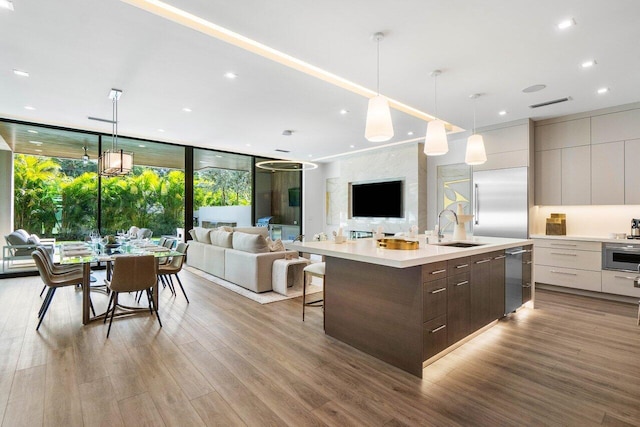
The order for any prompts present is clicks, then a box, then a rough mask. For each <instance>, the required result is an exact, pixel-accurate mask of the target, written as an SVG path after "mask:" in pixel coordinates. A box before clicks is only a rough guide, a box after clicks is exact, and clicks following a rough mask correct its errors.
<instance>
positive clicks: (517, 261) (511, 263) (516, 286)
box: [504, 246, 527, 314]
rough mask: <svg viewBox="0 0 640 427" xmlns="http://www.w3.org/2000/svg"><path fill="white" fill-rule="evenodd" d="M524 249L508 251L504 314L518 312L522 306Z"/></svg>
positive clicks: (517, 248)
mask: <svg viewBox="0 0 640 427" xmlns="http://www.w3.org/2000/svg"><path fill="white" fill-rule="evenodd" d="M526 252H527V251H526V250H525V249H524V248H523V247H522V246H519V247H516V248H511V249H507V250H506V251H505V255H506V256H507V260H506V265H505V289H504V313H505V314H509V313H511V312H512V311H516V309H517V308H519V307H520V306H521V305H522V254H524V253H526Z"/></svg>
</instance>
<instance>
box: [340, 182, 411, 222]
mask: <svg viewBox="0 0 640 427" xmlns="http://www.w3.org/2000/svg"><path fill="white" fill-rule="evenodd" d="M351 216H352V217H375V218H404V207H403V206H402V181H383V182H368V183H360V184H358V183H352V184H351Z"/></svg>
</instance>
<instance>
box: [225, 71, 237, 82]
mask: <svg viewBox="0 0 640 427" xmlns="http://www.w3.org/2000/svg"><path fill="white" fill-rule="evenodd" d="M224 76H225V77H226V78H228V79H230V80H233V79H235V78H237V77H238V75H237V74H236V73H232V72H231V71H229V72H226V73H224Z"/></svg>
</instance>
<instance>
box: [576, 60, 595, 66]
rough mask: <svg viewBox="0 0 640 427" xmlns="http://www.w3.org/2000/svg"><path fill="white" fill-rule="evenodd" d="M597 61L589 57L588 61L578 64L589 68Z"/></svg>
mask: <svg viewBox="0 0 640 427" xmlns="http://www.w3.org/2000/svg"><path fill="white" fill-rule="evenodd" d="M596 64H597V62H596V60H595V59H590V60H588V61H584V62H583V63H582V64H580V65H581V66H582V68H590V67H593V66H594V65H596Z"/></svg>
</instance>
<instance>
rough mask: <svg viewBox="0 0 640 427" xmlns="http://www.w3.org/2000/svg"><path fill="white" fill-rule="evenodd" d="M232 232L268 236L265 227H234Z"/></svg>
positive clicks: (267, 230)
mask: <svg viewBox="0 0 640 427" xmlns="http://www.w3.org/2000/svg"><path fill="white" fill-rule="evenodd" d="M233 231H242V232H243V233H249V234H262V235H263V236H264V237H268V236H269V229H268V228H267V227H235V228H234V229H233Z"/></svg>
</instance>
